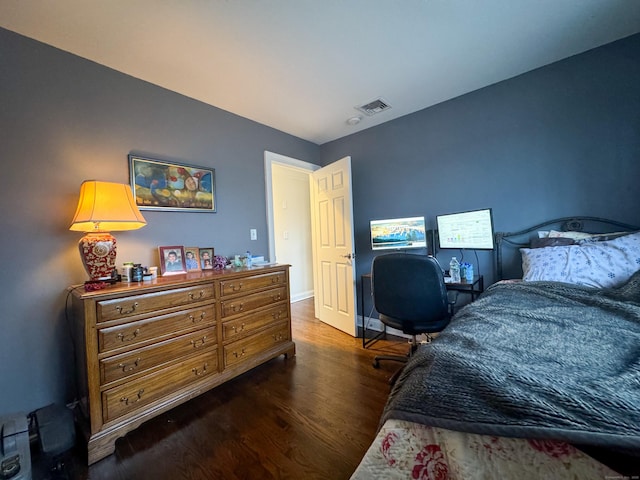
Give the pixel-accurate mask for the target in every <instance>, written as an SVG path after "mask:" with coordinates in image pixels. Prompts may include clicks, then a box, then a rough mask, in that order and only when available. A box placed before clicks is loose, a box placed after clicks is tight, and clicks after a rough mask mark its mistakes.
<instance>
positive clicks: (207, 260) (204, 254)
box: [199, 247, 213, 270]
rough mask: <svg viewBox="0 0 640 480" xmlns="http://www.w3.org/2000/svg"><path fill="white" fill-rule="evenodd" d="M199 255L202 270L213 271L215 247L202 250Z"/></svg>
mask: <svg viewBox="0 0 640 480" xmlns="http://www.w3.org/2000/svg"><path fill="white" fill-rule="evenodd" d="M199 253H200V266H201V267H202V270H213V247H208V248H201V249H200V252H199Z"/></svg>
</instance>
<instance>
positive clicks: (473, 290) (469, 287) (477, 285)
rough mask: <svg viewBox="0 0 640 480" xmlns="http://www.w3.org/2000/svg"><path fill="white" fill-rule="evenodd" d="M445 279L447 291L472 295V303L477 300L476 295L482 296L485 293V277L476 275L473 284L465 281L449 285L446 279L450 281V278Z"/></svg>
mask: <svg viewBox="0 0 640 480" xmlns="http://www.w3.org/2000/svg"><path fill="white" fill-rule="evenodd" d="M444 278H445V284H446V286H447V290H455V291H457V292H465V293H469V294H471V301H474V300H475V299H476V295H480V294H481V293H482V292H484V276H482V275H474V276H473V281H472V282H467V281H466V280H463V281H462V282H459V283H448V282H447V280H446V279H448V278H449V277H444Z"/></svg>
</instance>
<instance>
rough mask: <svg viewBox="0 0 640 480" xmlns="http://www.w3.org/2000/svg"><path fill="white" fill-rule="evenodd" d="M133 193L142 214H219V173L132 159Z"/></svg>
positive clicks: (130, 164)
mask: <svg viewBox="0 0 640 480" xmlns="http://www.w3.org/2000/svg"><path fill="white" fill-rule="evenodd" d="M129 176H130V179H131V190H132V191H133V196H134V198H135V201H136V205H137V206H138V208H139V209H140V210H158V211H163V210H164V211H182V212H208V213H215V212H216V188H215V183H216V172H215V169H213V168H205V167H198V166H195V165H187V164H184V163H177V162H172V161H164V160H157V159H153V158H145V157H140V156H138V155H133V154H130V155H129Z"/></svg>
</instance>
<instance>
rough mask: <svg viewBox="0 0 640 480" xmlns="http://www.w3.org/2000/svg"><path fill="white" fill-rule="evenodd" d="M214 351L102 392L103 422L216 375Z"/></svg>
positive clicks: (215, 351) (215, 353) (216, 361)
mask: <svg viewBox="0 0 640 480" xmlns="http://www.w3.org/2000/svg"><path fill="white" fill-rule="evenodd" d="M217 358H218V357H217V350H213V351H211V352H207V353H205V354H202V355H199V356H197V357H193V358H190V359H188V360H185V361H184V362H180V363H178V364H176V365H173V366H170V367H167V368H165V369H162V370H159V371H157V372H155V373H152V374H150V375H147V376H145V377H142V378H140V379H138V380H133V381H131V382H127V383H125V384H124V385H121V386H119V387H115V388H112V389H109V390H106V391H105V392H103V393H102V415H103V421H104V422H105V423H106V422H109V421H111V420H114V419H116V418H118V417H120V416H122V415H125V414H127V413H129V412H132V411H134V410H136V409H138V408H141V407H143V406H145V405H147V404H149V403H151V402H153V401H155V400H158V399H161V398H162V397H164V396H167V395H169V394H171V393H172V392H175V391H176V390H179V389H180V388H183V387H185V386H187V385H189V384H191V383H195V382H198V381H200V380H202V379H203V378H205V377H207V376H210V375H215V374H216V373H217V372H218V360H217Z"/></svg>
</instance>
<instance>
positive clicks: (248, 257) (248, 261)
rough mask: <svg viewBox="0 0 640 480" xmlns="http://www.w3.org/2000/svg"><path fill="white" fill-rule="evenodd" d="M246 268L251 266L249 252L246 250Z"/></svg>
mask: <svg viewBox="0 0 640 480" xmlns="http://www.w3.org/2000/svg"><path fill="white" fill-rule="evenodd" d="M247 268H251V252H250V251H249V250H247Z"/></svg>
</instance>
